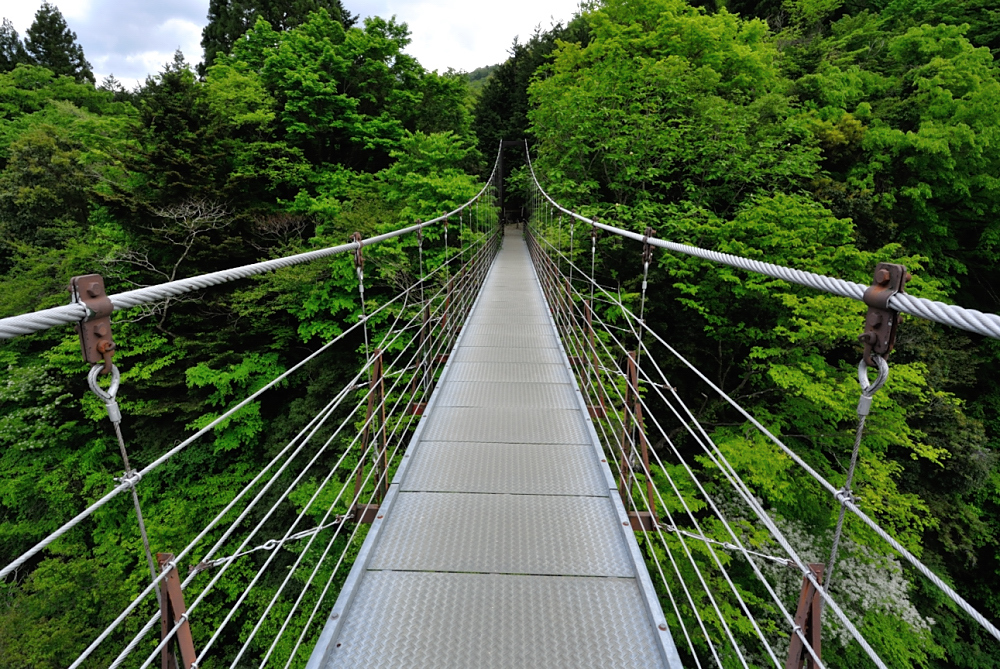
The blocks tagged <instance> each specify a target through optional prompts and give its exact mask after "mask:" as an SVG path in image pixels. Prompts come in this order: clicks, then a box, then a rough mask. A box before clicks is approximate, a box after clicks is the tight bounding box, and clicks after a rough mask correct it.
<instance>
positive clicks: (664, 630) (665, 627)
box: [658, 623, 667, 632]
mask: <svg viewBox="0 0 1000 669" xmlns="http://www.w3.org/2000/svg"><path fill="white" fill-rule="evenodd" d="M658 627H659V628H660V631H662V632H666V631H667V626H666V625H664V624H663V623H660V624H659V625H658Z"/></svg>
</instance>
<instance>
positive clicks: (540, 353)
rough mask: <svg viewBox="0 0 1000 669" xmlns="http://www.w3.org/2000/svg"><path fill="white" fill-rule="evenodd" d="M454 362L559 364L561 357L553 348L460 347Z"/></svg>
mask: <svg viewBox="0 0 1000 669" xmlns="http://www.w3.org/2000/svg"><path fill="white" fill-rule="evenodd" d="M452 360H454V362H526V363H543V364H559V363H560V362H562V355H561V354H560V353H559V351H558V349H554V348H490V347H488V346H462V347H461V348H459V349H458V350H457V351H455V357H454V358H452Z"/></svg>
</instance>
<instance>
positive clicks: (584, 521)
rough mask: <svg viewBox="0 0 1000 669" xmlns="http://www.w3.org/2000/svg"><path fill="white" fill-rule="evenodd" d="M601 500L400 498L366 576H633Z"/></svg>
mask: <svg viewBox="0 0 1000 669" xmlns="http://www.w3.org/2000/svg"><path fill="white" fill-rule="evenodd" d="M617 520H618V519H617V517H616V514H615V511H614V508H613V507H612V505H611V500H610V499H608V497H607V496H605V497H568V496H558V495H551V496H550V495H495V494H485V495H484V494H475V493H445V492H401V493H400V494H399V498H398V499H397V500H396V508H394V509H393V510H392V515H391V517H390V518H389V519H387V522H386V524H385V529H384V530H383V531H384V535H383V537H382V540H381V541H380V542H379V545H378V548H377V549H376V550H375V555H374V556H372V561H371V562H370V563H369V565H368V568H369V569H394V570H400V571H462V572H487V573H496V574H551V575H555V576H559V575H562V576H622V577H629V576H635V571H634V569H633V568H632V562H631V560H630V559H629V556H628V552H627V551H626V550H625V544H624V542H622V541H620V538H619V536H618V527H617Z"/></svg>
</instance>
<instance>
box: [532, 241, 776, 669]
mask: <svg viewBox="0 0 1000 669" xmlns="http://www.w3.org/2000/svg"><path fill="white" fill-rule="evenodd" d="M544 241H546V243H549V242H548V241H547V240H544ZM549 245H550V246H551V244H549ZM571 289H572V290H573V291H574V292H575V293H576V294H577V295H580V294H579V291H577V290H576V289H575V288H573V287H571ZM580 297H581V298H582V295H580ZM574 308H575V304H574ZM594 316H595V317H596V318H597V319H598V322H599V324H602V325H603V321H602V320H601V319H600V316H599V315H598V314H594ZM608 334H609V336H610V337H611V339H612V341H613V342H614V343H615V344H617V346H618V347H619V348H620V349H621V350H622V352H623V353H627V349H626V348H625V346H624V344H623V343H622V342H621V341H619V340H618V339H617V337H615V336H614V334H613V333H610V332H609V333H608ZM598 342H599V343H600V344H601V347H602V348H603V349H604V352H605V354H606V355H607V356H610V357H613V356H612V354H611V352H610V351H608V349H607V346H606V345H605V344H604V342H603V341H602V340H600V339H598ZM612 387H613V388H614V389H615V392H616V394H617V395H618V399H619V400H621V403H622V405H623V406H624V407H625V408H624V411H625V412H626V413H627V414H632V408H631V407H629V406H627V405H626V403H625V398H624V397H623V396H622V395H621V391H620V390H618V388H617V386H612ZM639 399H640V401H641V397H639ZM644 406H645V405H644ZM646 410H647V413H650V412H649V408H648V407H646ZM634 419H635V416H634V415H633V420H634ZM621 424H622V427H623V434H625V435H626V437H629V435H628V434H627V433H626V432H625V431H624V422H622V423H621ZM629 441H630V443H631V445H632V448H633V449H634V448H635V443H634V440H633V439H631V437H629ZM653 453H654V455H655V450H654V451H653ZM642 466H643V471H644V472H645V474H646V476H647V478H648V479H649V480H650V481H652V476H651V474H650V472H649V471H648V470H646V469H645V464H644V463H643V465H642ZM664 474H666V476H667V479H668V480H669V481H670V482H671V485H672V486H673V487H674V491H675V494H676V495H677V496H678V499H679V500H680V502H681V504H682V505H683V506H684V508H685V510H686V512H687V515H688V517H689V518H690V519H691V521H692V523H693V524H694V525H695V527H696V528H698V530H699V531H701V528H700V526H699V524H698V521H697V519H696V518H695V516H694V514H693V513H692V512H691V510H690V508H688V506H687V502H686V501H685V500H684V498H683V496H681V494H680V491H679V489H677V487H676V486H674V485H673V481H672V479H671V477H670V475H669V473H668V472H666V470H664ZM654 490H655V492H656V494H657V496H658V498H659V501H660V504H661V505H662V506H663V508H664V510H665V511H666V512H667V514H668V516H670V522H671V524H674V523H673V519H672V515H671V514H670V511H669V508H668V507H667V506H666V503H665V502H664V500H663V498H662V496H661V495H660V491H659V489H657V488H655V486H654ZM629 497H631V495H630V496H629ZM631 502H632V504H633V505H634V500H631ZM643 503H644V504H645V505H646V506H647V510H648V511H651V512H652V511H653V509H649V508H648V507H649V503H648V501H647V500H646V499H645V496H643ZM656 531H657V534H658V535H659V538H660V540H661V542H662V543H663V544H664V545H665V546H666V540H665V539H664V537H663V535H662V533H661V532H660V530H659V528H658V527H657V528H656ZM679 539H680V543H681V545H682V546H683V547H684V549H685V551H688V548H687V545H686V542H684V540H683V539H681V538H679ZM708 552H709V554H710V555H711V556H712V558H713V559H714V561H715V562H716V565H717V566H718V567H719V569H720V571H721V572H722V574H723V576H724V578H725V580H726V581H727V583H728V585H729V586H730V589H731V590H732V591H733V593H734V594H735V596H736V599H737V601H738V602H739V604H740V606H741V608H742V609H743V613H744V614H745V616H746V618H747V620H748V621H749V622H750V623H751V625H752V626H753V627H754V629H755V631H756V633H757V635H758V638H759V639H760V640H761V643H762V644H763V646H764V648H765V649H766V650H767V652H768V654H769V655H770V656H771V659H772V661H773V662H774V663H775V666H780V662H779V661H778V659H777V658H776V657H775V656H774V652H773V650H772V649H771V647H770V644H769V643H768V642H767V639H766V637H765V636H764V634H763V632H762V631H761V630H760V628H759V626H758V625H757V623H756V620H755V618H754V616H753V615H752V614H751V612H750V610H749V608H748V607H747V605H746V603H745V601H744V600H743V598H742V596H741V595H740V593H739V591H738V589H737V588H736V585H735V583H733V581H732V579H731V577H730V576H729V574H728V571H727V570H726V569H725V567H724V566H723V565H722V562H721V560H720V559H719V557H718V556H717V555H716V554H715V552H714V551H713V550H711V549H709V551H708ZM688 555H689V559H690V560H691V561H692V566H693V567H694V568H695V570H696V571H697V570H698V568H697V565H695V564H694V561H693V557H691V556H690V553H689V551H688ZM702 582H703V584H704V581H702ZM705 588H706V590H707V584H706V585H705ZM709 596H710V597H711V595H709ZM719 616H720V619H721V613H719ZM724 624H725V623H724ZM733 642H734V644H735V640H733ZM737 653H738V654H739V655H740V657H741V659H742V654H741V653H740V651H739V649H737Z"/></svg>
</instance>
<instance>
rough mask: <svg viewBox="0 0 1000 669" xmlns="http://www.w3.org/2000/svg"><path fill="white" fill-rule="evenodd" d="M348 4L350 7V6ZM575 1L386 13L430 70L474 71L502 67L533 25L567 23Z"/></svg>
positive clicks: (396, 8) (418, 6)
mask: <svg viewBox="0 0 1000 669" xmlns="http://www.w3.org/2000/svg"><path fill="white" fill-rule="evenodd" d="M348 5H349V3H348ZM578 8H579V2H578V1H577V0H508V1H507V2H504V3H491V2H468V1H467V0H465V1H463V0H446V1H444V2H441V1H438V2H419V3H412V2H406V1H405V0H395V1H391V2H390V3H389V4H388V10H389V12H390V13H394V14H396V16H397V18H398V19H399V20H401V21H405V22H406V23H407V24H408V25H409V27H410V33H411V38H412V39H413V42H412V43H411V44H410V46H409V48H408V49H407V51H408V52H409V53H411V54H413V55H414V56H415V57H416V58H417V60H419V61H420V63H421V64H422V65H423V66H424V67H426V68H428V69H432V70H440V71H443V70H446V69H447V68H449V67H452V68H455V69H457V70H467V71H468V70H473V69H475V68H477V67H481V66H483V65H494V64H496V63H500V62H503V61H504V60H506V59H507V56H508V55H509V53H508V49H509V48H510V45H511V42H513V40H514V37H515V36H517V37H519V39H520V41H522V42H525V41H527V39H528V38H529V37H530V36H531V35H532V34H533V33H534V31H535V28H536V27H537V26H541V27H542V28H543V29H547V28H548V27H549V26H550V25H551V24H552V23H553V22H559V21H561V22H563V23H565V22H567V21H568V20H569V19H571V18H572V16H573V14H574V13H575V12H576V11H577V10H578Z"/></svg>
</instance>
